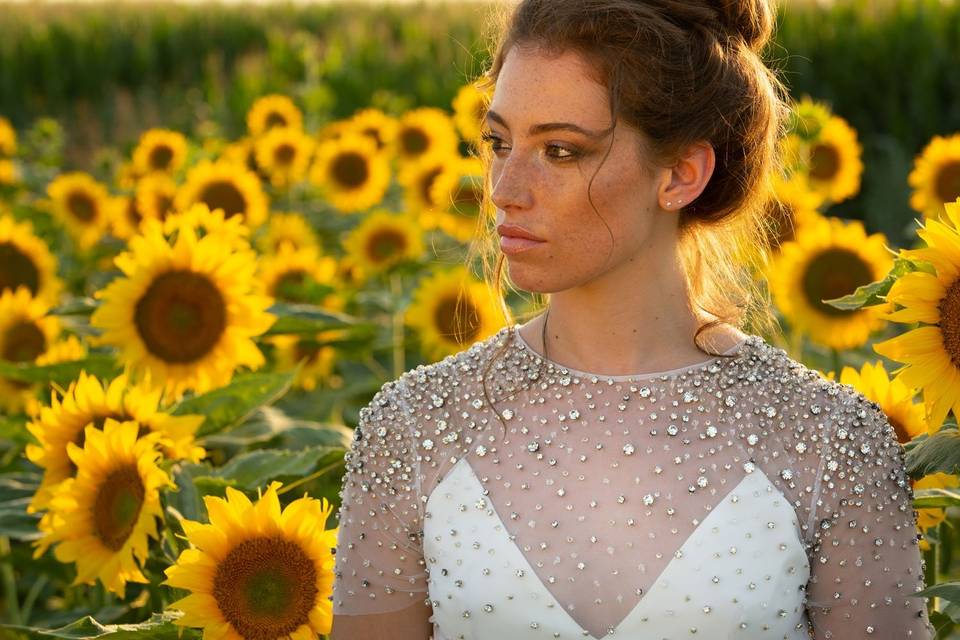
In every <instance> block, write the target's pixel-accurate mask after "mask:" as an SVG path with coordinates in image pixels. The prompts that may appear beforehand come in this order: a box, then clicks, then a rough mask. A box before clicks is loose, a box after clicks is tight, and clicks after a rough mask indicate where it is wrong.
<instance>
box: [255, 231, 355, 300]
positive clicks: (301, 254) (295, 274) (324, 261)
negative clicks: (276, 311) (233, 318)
mask: <svg viewBox="0 0 960 640" xmlns="http://www.w3.org/2000/svg"><path fill="white" fill-rule="evenodd" d="M336 272H337V261H336V260H335V259H334V258H333V257H331V256H321V255H320V253H319V251H318V250H317V249H316V248H314V247H305V248H303V249H294V248H293V247H292V246H291V245H289V244H281V245H280V248H279V249H278V250H277V252H276V253H273V254H267V255H265V256H261V257H260V259H259V273H260V281H261V282H262V283H263V286H264V290H265V291H266V292H267V293H268V294H269V295H271V296H273V297H274V298H276V299H278V300H284V301H286V302H311V301H310V300H309V299H303V298H302V297H301V295H302V294H303V293H304V292H301V291H298V289H299V288H300V287H303V286H305V285H309V284H310V283H311V282H312V283H317V284H332V283H333V281H334V278H335V276H336ZM335 300H336V298H335V296H334V295H333V294H329V295H327V296H326V298H325V300H324V304H323V306H324V307H326V306H327V304H326V303H327V302H330V303H331V304H335V306H339V304H336V302H335Z"/></svg>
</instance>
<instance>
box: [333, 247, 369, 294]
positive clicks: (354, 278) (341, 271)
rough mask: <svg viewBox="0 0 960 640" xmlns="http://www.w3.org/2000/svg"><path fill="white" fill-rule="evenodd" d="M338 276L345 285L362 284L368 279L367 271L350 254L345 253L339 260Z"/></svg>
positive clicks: (354, 285)
mask: <svg viewBox="0 0 960 640" xmlns="http://www.w3.org/2000/svg"><path fill="white" fill-rule="evenodd" d="M336 277H337V280H338V281H339V282H341V283H342V285H343V286H344V287H356V286H360V285H362V284H363V283H364V282H366V281H367V279H368V275H367V273H366V271H364V269H363V267H361V266H360V264H359V263H358V262H357V260H356V258H354V257H353V256H351V255H350V254H346V255H344V256H343V257H342V258H340V260H338V261H337V275H336Z"/></svg>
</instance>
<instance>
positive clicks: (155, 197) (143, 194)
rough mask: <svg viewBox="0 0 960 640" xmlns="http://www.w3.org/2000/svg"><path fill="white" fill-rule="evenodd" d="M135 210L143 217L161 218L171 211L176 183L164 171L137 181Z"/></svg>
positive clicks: (175, 193) (175, 195) (175, 192)
mask: <svg viewBox="0 0 960 640" xmlns="http://www.w3.org/2000/svg"><path fill="white" fill-rule="evenodd" d="M135 197H136V200H137V211H138V212H139V213H140V215H141V216H142V217H143V218H154V219H156V220H163V219H164V218H166V217H167V215H168V214H170V213H171V212H172V211H173V203H174V201H175V200H176V197H177V183H176V182H174V181H173V179H172V178H171V177H170V176H168V175H166V174H164V173H155V174H151V175H148V176H145V177H144V178H142V179H141V180H140V181H139V182H137V191H136V196H135Z"/></svg>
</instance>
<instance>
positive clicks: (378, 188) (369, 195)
mask: <svg viewBox="0 0 960 640" xmlns="http://www.w3.org/2000/svg"><path fill="white" fill-rule="evenodd" d="M310 178H311V180H312V181H313V182H314V184H317V185H319V186H320V187H321V188H322V189H323V190H324V193H325V195H326V197H327V199H328V200H329V201H330V203H331V204H332V205H333V206H334V207H336V208H337V209H339V210H340V211H344V212H354V211H361V210H363V209H368V208H370V207H372V206H374V205H376V204H378V203H379V202H380V201H381V200H383V196H384V194H385V193H386V191H387V187H389V186H390V163H389V161H388V160H387V157H386V156H385V155H384V154H382V153H380V152H378V151H377V144H376V143H375V142H374V141H373V140H372V139H371V138H370V137H369V136H364V135H360V134H358V133H356V132H347V133H344V134H342V135H341V136H340V137H339V138H337V139H335V140H328V141H326V142H321V143H320V145H319V146H318V147H317V156H316V159H315V161H314V164H313V168H312V169H311V172H310Z"/></svg>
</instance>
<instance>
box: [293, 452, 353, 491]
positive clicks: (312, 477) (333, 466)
mask: <svg viewBox="0 0 960 640" xmlns="http://www.w3.org/2000/svg"><path fill="white" fill-rule="evenodd" d="M342 464H343V459H342V458H341V459H340V460H337V461H336V462H334V463H331V464H328V465H327V466H325V467H324V468H322V469H320V470H319V471H314V472H313V473H311V474H310V475H308V476H306V477H303V478H300V479H299V480H297V481H296V482H291V483H290V484H288V485H287V486H285V487H280V488H279V489H277V495H280V494H282V493H286V492H287V491H290V490H291V489H293V488H295V487H299V486H300V485H302V484H306V483H307V482H310V481H311V480H316V479H317V478H319V477H320V476H322V475H323V474H325V473H329V472H330V471H332V470H334V469H336V468H337V467H339V466H340V465H342Z"/></svg>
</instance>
